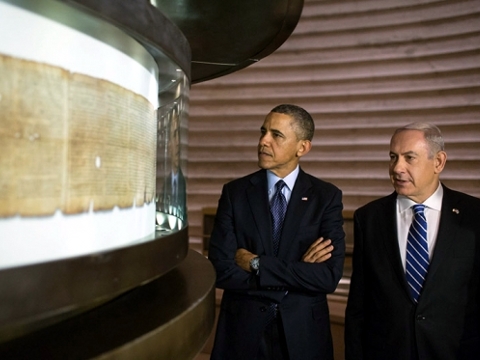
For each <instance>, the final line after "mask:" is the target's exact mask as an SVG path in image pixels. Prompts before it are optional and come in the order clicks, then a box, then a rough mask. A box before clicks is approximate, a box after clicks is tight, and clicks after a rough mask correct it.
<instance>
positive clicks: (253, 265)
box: [250, 257, 260, 270]
mask: <svg viewBox="0 0 480 360" xmlns="http://www.w3.org/2000/svg"><path fill="white" fill-rule="evenodd" d="M259 266H260V259H259V258H258V257H256V258H253V259H252V260H250V267H251V268H252V269H253V270H258V267H259Z"/></svg>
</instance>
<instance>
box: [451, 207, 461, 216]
mask: <svg viewBox="0 0 480 360" xmlns="http://www.w3.org/2000/svg"><path fill="white" fill-rule="evenodd" d="M452 211H453V212H454V213H455V214H457V215H458V214H460V210H458V209H455V208H453V209H452Z"/></svg>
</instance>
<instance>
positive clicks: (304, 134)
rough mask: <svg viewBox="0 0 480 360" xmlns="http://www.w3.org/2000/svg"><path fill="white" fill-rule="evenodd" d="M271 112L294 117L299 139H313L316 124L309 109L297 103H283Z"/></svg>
mask: <svg viewBox="0 0 480 360" xmlns="http://www.w3.org/2000/svg"><path fill="white" fill-rule="evenodd" d="M270 112H274V113H278V114H285V115H288V116H290V117H292V118H293V120H294V121H295V124H294V126H295V133H296V134H297V137H298V139H299V140H309V141H312V139H313V134H314V133H315V124H314V122H313V118H312V116H311V115H310V114H309V113H308V111H307V110H305V109H304V108H302V107H300V106H297V105H292V104H281V105H277V106H275V107H274V108H273V109H272V110H271V111H270Z"/></svg>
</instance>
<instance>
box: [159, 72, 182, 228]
mask: <svg viewBox="0 0 480 360" xmlns="http://www.w3.org/2000/svg"><path fill="white" fill-rule="evenodd" d="M187 100H188V85H187V82H186V80H185V78H184V77H183V78H180V79H179V80H177V81H176V82H175V83H174V84H172V87H170V88H169V89H167V91H166V92H165V93H164V94H163V96H162V94H161V95H160V108H159V109H158V128H157V136H158V137H157V183H156V228H157V230H160V231H162V232H164V233H166V234H168V233H170V232H172V231H178V230H180V229H182V228H184V227H185V226H186V225H187V205H186V202H187V196H186V179H185V176H186V175H185V169H186V166H185V164H186V145H187V142H186V131H187V111H188V106H187V104H188V102H187Z"/></svg>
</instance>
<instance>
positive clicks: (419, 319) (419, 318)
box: [417, 315, 426, 321]
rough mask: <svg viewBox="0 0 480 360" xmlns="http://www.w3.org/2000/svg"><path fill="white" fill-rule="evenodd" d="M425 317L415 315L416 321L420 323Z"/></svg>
mask: <svg viewBox="0 0 480 360" xmlns="http://www.w3.org/2000/svg"><path fill="white" fill-rule="evenodd" d="M425 319H426V317H425V316H423V315H417V321H422V320H425Z"/></svg>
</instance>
